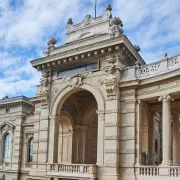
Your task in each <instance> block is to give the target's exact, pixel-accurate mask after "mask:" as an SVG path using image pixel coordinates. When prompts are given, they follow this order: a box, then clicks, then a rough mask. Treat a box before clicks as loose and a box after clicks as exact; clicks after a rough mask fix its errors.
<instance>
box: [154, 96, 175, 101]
mask: <svg viewBox="0 0 180 180" xmlns="http://www.w3.org/2000/svg"><path fill="white" fill-rule="evenodd" d="M158 100H159V101H163V102H166V101H174V98H173V97H172V96H170V95H169V94H165V95H163V96H160V97H159V98H158Z"/></svg>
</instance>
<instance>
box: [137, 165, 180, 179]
mask: <svg viewBox="0 0 180 180" xmlns="http://www.w3.org/2000/svg"><path fill="white" fill-rule="evenodd" d="M136 177H137V180H144V179H146V180H152V179H153V180H158V179H159V180H161V179H165V180H179V179H180V166H169V167H164V166H139V167H136Z"/></svg>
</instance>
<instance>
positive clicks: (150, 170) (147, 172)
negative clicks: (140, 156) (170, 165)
mask: <svg viewBox="0 0 180 180" xmlns="http://www.w3.org/2000/svg"><path fill="white" fill-rule="evenodd" d="M139 175H141V176H159V168H158V167H154V166H152V167H149V166H148V167H140V168H139Z"/></svg>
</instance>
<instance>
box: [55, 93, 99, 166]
mask: <svg viewBox="0 0 180 180" xmlns="http://www.w3.org/2000/svg"><path fill="white" fill-rule="evenodd" d="M61 107H62V108H61V109H59V107H58V109H57V116H56V125H55V134H56V135H55V154H56V155H57V157H55V159H56V160H57V162H58V163H75V164H96V162H97V129H98V120H97V118H98V116H97V113H96V110H97V102H96V99H95V97H94V96H93V94H92V93H90V92H89V91H87V90H80V91H77V92H74V93H73V94H71V95H70V96H69V97H67V98H66V100H65V101H64V103H63V105H62V106H61ZM56 155H55V156H56Z"/></svg>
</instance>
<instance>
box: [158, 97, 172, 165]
mask: <svg viewBox="0 0 180 180" xmlns="http://www.w3.org/2000/svg"><path fill="white" fill-rule="evenodd" d="M170 100H171V97H170V95H164V96H161V97H159V101H162V106H163V108H162V131H163V135H162V141H163V161H162V165H163V166H169V165H170V164H171V159H170V141H171V139H170V138H171V134H170V133H171V108H170Z"/></svg>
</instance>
